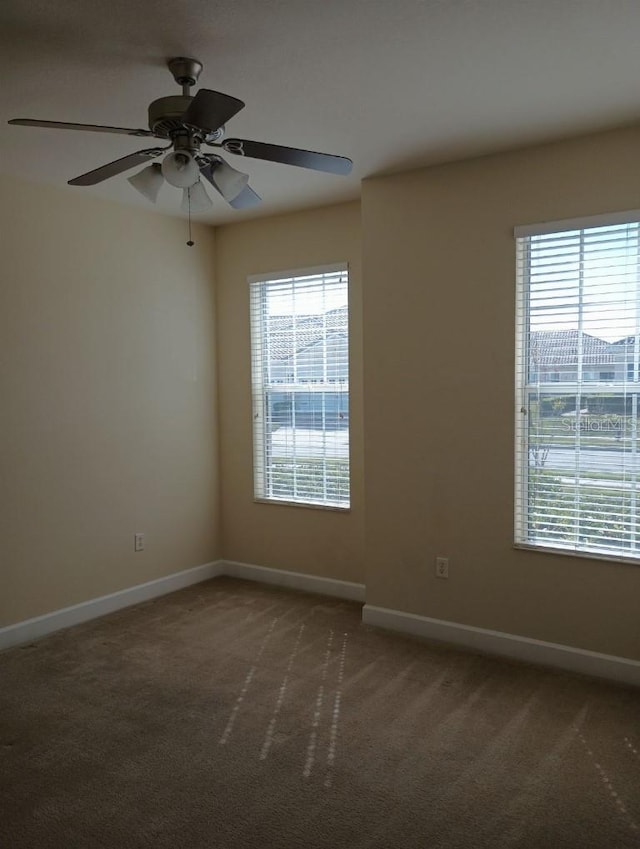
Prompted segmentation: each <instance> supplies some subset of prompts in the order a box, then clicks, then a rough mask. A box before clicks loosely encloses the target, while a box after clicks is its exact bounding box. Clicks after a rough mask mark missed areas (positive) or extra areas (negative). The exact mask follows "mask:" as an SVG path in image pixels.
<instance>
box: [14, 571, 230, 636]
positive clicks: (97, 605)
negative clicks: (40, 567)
mask: <svg viewBox="0 0 640 849" xmlns="http://www.w3.org/2000/svg"><path fill="white" fill-rule="evenodd" d="M220 574H222V571H221V566H220V561H216V562H214V563H205V564H204V565H202V566H195V567H194V568H193V569H185V570H184V571H183V572H175V573H174V574H173V575H167V576H166V577H164V578H157V579H156V580H154V581H148V582H147V583H145V584H137V585H136V586H135V587H128V588H127V589H124V590H119V591H118V592H115V593H110V594H109V595H103V596H100V597H99V598H92V599H90V600H89V601H84V602H82V603H81V604H74V605H73V606H72V607H63V608H61V609H60V610H54V611H53V612H52V613H45V614H44V615H43V616H36V617H35V618H34V619H25V620H24V621H22V622H16V624H15V625H7V626H6V627H5V628H0V650H2V649H6V648H9V647H10V646H15V645H18V644H19V643H26V642H29V640H36V639H38V638H39V637H44V636H46V635H47V634H51V633H53V631H59V630H60V629H61V628H70V627H71V626H72V625H79V624H80V623H81V622H87V621H88V620H89V619H96V618H97V617H98V616H104V615H105V614H107V613H113V612H114V611H116V610H121V609H122V608H124V607H131V605H132V604H139V603H140V602H142V601H148V600H149V599H151V598H157V597H158V596H161V595H166V594H167V593H172V592H175V591H176V590H180V589H182V588H183V587H188V586H191V584H199V583H200V582H201V581H207V580H209V578H216V577H218V575H220Z"/></svg>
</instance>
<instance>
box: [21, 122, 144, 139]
mask: <svg viewBox="0 0 640 849" xmlns="http://www.w3.org/2000/svg"><path fill="white" fill-rule="evenodd" d="M9 123H10V124H16V125H17V126H19V127H47V128H48V129H50V130H88V131H89V132H92V133H118V134H119V135H124V136H152V135H153V133H152V132H151V130H132V129H129V128H128V127H103V126H101V125H100V124H67V123H65V122H64V121H36V120H34V119H32V118H12V119H11V120H10V121H9Z"/></svg>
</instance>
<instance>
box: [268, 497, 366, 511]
mask: <svg viewBox="0 0 640 849" xmlns="http://www.w3.org/2000/svg"><path fill="white" fill-rule="evenodd" d="M253 503H254V504H277V505H282V506H284V507H302V508H304V509H306V510H324V511H327V510H328V511H329V512H330V513H350V512H351V505H348V506H347V507H339V506H338V505H332V504H312V503H310V502H306V501H286V500H285V499H280V498H254V499H253Z"/></svg>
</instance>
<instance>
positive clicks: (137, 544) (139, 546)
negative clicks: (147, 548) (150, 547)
mask: <svg viewBox="0 0 640 849" xmlns="http://www.w3.org/2000/svg"><path fill="white" fill-rule="evenodd" d="M133 550H134V551H144V534H134V535H133Z"/></svg>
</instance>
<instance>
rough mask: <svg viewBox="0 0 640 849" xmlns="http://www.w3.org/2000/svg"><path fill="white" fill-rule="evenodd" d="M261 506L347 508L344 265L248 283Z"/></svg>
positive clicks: (257, 493) (256, 470)
mask: <svg viewBox="0 0 640 849" xmlns="http://www.w3.org/2000/svg"><path fill="white" fill-rule="evenodd" d="M250 293H251V351H252V387H253V437H254V492H255V497H256V498H257V499H267V500H273V501H285V502H293V503H299V504H314V505H320V506H325V507H338V508H339V507H342V508H347V507H349V315H348V278H347V267H346V265H340V266H332V267H330V268H323V269H320V270H312V271H308V272H300V273H299V274H292V275H278V276H273V277H256V278H251V279H250Z"/></svg>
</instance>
